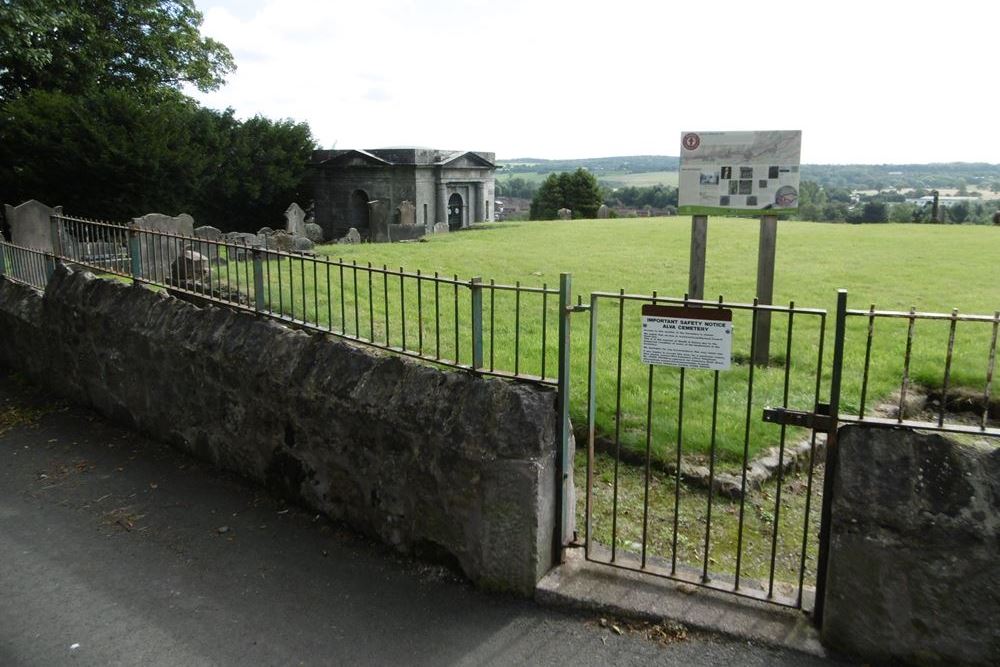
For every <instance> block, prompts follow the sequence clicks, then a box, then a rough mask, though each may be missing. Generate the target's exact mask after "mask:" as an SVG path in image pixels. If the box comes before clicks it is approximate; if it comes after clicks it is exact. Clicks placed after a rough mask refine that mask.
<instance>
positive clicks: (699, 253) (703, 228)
mask: <svg viewBox="0 0 1000 667" xmlns="http://www.w3.org/2000/svg"><path fill="white" fill-rule="evenodd" d="M707 245H708V216H707V215H693V216H691V261H690V262H689V264H688V296H689V297H690V298H692V299H704V298H705V248H706V247H707Z"/></svg>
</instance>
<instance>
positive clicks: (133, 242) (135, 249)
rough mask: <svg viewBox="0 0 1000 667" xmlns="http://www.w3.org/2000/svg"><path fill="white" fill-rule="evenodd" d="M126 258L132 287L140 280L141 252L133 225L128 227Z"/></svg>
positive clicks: (136, 230) (137, 229)
mask: <svg viewBox="0 0 1000 667" xmlns="http://www.w3.org/2000/svg"><path fill="white" fill-rule="evenodd" d="M128 256H129V265H130V267H131V268H130V272H131V274H132V284H133V285H134V284H135V283H136V282H138V281H140V280H141V279H142V252H141V251H140V249H139V228H138V227H136V226H135V223H132V224H130V225H129V226H128Z"/></svg>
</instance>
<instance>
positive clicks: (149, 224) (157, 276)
mask: <svg viewBox="0 0 1000 667" xmlns="http://www.w3.org/2000/svg"><path fill="white" fill-rule="evenodd" d="M132 224H133V225H134V226H135V227H136V228H138V229H140V230H142V231H147V232H159V233H160V234H170V235H171V236H159V235H158V234H142V233H140V234H139V256H140V258H141V259H142V277H143V278H147V279H150V280H158V281H166V280H167V279H169V278H170V270H171V267H172V266H173V263H174V261H175V260H176V259H177V258H178V257H180V254H181V253H182V252H183V251H184V249H185V245H186V243H187V242H186V241H184V240H182V239H178V238H174V237H175V236H183V237H187V238H191V237H193V236H194V218H192V217H191V216H190V215H188V214H187V213H181V214H180V215H178V216H169V215H164V214H162V213H147V214H146V215H144V216H142V217H141V218H132Z"/></svg>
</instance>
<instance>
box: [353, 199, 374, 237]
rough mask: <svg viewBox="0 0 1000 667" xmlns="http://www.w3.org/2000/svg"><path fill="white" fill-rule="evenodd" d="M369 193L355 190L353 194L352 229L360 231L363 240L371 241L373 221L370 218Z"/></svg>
mask: <svg viewBox="0 0 1000 667" xmlns="http://www.w3.org/2000/svg"><path fill="white" fill-rule="evenodd" d="M369 201H371V200H370V199H369V198H368V193H367V192H365V191H364V190H355V191H354V192H352V193H351V216H350V219H351V225H350V226H351V227H354V228H355V229H356V230H358V234H360V235H361V239H362V240H364V241H370V240H371V221H370V220H369V218H368V202H369Z"/></svg>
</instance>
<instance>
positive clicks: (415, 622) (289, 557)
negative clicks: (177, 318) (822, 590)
mask: <svg viewBox="0 0 1000 667" xmlns="http://www.w3.org/2000/svg"><path fill="white" fill-rule="evenodd" d="M653 663H655V664H683V665H726V664H739V665H780V664H787V665H810V664H816V665H819V664H826V663H823V662H822V661H819V660H816V659H813V658H808V657H806V656H802V655H797V654H788V653H782V652H779V651H775V650H771V649H768V648H764V647H759V646H752V645H748V644H746V643H743V642H736V641H730V640H721V639H716V638H712V637H704V636H689V637H688V638H686V639H684V640H680V641H676V642H674V643H670V644H666V645H664V644H661V643H658V642H654V641H650V640H648V639H646V638H645V637H642V636H640V635H638V634H630V633H628V632H625V633H624V634H621V635H619V634H616V633H615V632H614V631H612V630H611V629H609V628H605V627H601V625H600V624H599V622H598V620H597V619H595V618H590V617H586V616H568V615H564V614H562V613H559V612H555V611H551V610H547V609H542V608H540V607H538V606H536V605H535V604H534V603H532V602H530V601H526V600H520V599H514V598H510V597H504V596H496V595H488V594H485V593H482V592H479V591H477V590H475V589H473V588H471V587H470V586H469V585H468V584H467V583H465V582H464V581H462V580H461V579H459V578H458V577H456V576H454V575H452V574H450V573H449V572H448V571H447V570H444V569H441V568H438V567H434V566H428V565H425V564H420V563H415V562H413V561H410V560H408V559H406V558H404V557H401V556H398V555H396V554H394V553H392V552H391V551H389V550H387V549H386V548H384V547H381V546H379V545H376V544H373V543H371V542H369V541H367V540H365V539H363V538H361V537H358V536H357V535H354V534H352V533H350V532H348V531H346V530H344V529H343V528H341V527H339V526H337V525H336V524H333V523H330V522H328V521H326V520H324V519H321V518H318V517H316V516H314V515H312V514H310V513H307V512H305V511H302V510H299V509H297V508H295V507H287V506H286V505H284V504H283V503H282V502H280V501H278V500H275V499H273V498H271V497H269V496H268V495H267V494H266V493H264V492H263V491H261V490H260V489H258V488H255V487H253V486H250V485H247V484H244V483H242V482H240V481H239V480H237V479H234V478H232V477H229V476H227V475H225V474H221V473H219V472H217V471H214V470H213V469H211V467H209V466H207V465H205V464H201V463H198V462H196V461H194V460H193V459H191V458H189V457H187V456H184V455H181V454H179V453H177V452H175V451H174V450H172V449H171V448H169V447H167V446H164V445H162V444H159V443H157V442H155V441H151V440H149V439H147V438H144V437H141V436H138V435H136V434H134V433H132V432H129V431H127V430H123V429H121V428H118V427H116V426H113V425H111V424H108V423H107V422H105V421H104V420H102V419H100V418H99V417H96V416H95V415H94V414H93V413H91V412H88V411H86V410H83V409H79V408H74V407H69V406H67V405H64V404H60V403H59V402H57V401H54V400H53V399H52V398H50V397H48V396H46V395H45V394H43V393H41V392H38V391H37V390H35V389H32V388H31V387H28V386H26V385H25V384H23V383H22V382H20V381H19V380H18V379H17V378H16V377H12V376H10V375H8V374H6V373H4V372H3V371H2V369H0V665H4V666H13V665H114V664H125V665H136V664H142V665H298V664H303V665H323V664H351V665H353V664H392V665H421V664H427V665H448V664H467V665H482V664H491V665H492V664H495V665H508V664H517V665H523V664H568V665H607V664H629V665H633V664H653Z"/></svg>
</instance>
